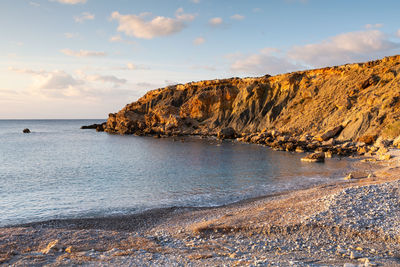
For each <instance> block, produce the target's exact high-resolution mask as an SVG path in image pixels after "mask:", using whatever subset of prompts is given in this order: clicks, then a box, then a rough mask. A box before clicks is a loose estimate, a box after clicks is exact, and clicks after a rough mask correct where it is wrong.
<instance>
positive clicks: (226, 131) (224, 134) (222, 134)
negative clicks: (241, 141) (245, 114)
mask: <svg viewBox="0 0 400 267" xmlns="http://www.w3.org/2000/svg"><path fill="white" fill-rule="evenodd" d="M217 137H218V138H219V139H234V138H235V137H236V132H235V130H234V129H233V128H232V127H227V128H223V129H221V130H220V131H219V132H218V135H217Z"/></svg>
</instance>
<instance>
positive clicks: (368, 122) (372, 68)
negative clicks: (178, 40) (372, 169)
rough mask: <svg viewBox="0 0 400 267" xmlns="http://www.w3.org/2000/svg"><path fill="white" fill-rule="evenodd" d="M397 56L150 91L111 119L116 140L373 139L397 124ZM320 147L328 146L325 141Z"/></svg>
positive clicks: (108, 127)
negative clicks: (226, 135)
mask: <svg viewBox="0 0 400 267" xmlns="http://www.w3.org/2000/svg"><path fill="white" fill-rule="evenodd" d="M399 73H400V56H392V57H387V58H384V59H382V60H376V61H371V62H367V63H358V64H347V65H343V66H335V67H328V68H322V69H314V70H307V71H298V72H293V73H287V74H281V75H276V76H269V75H266V76H263V77H258V78H231V79H222V80H210V81H200V82H191V83H187V84H179V85H174V86H168V87H165V88H161V89H157V90H153V91H149V92H148V93H147V94H145V95H144V96H143V97H142V98H140V99H139V100H138V101H136V102H134V103H131V104H128V105H126V106H125V107H124V108H123V109H122V110H121V111H119V112H118V113H114V114H110V115H109V118H108V120H107V125H106V127H105V131H106V132H109V133H119V134H138V135H146V134H157V135H178V134H183V135H192V134H200V135H215V134H217V133H218V132H220V131H221V130H222V129H226V128H228V127H231V128H232V129H233V130H234V131H235V133H237V136H240V135H242V134H245V133H247V134H248V133H254V132H263V131H264V132H265V131H269V130H275V131H279V132H281V133H285V134H287V135H290V136H292V137H294V138H298V140H300V139H302V138H303V139H304V137H305V136H307V138H309V137H310V136H311V137H312V138H316V139H318V138H319V139H321V135H323V134H324V133H326V131H327V130H329V129H332V130H334V131H335V132H334V133H333V135H332V133H331V134H330V135H332V136H335V140H337V141H339V142H340V141H344V140H353V141H356V140H366V142H368V140H369V139H371V138H372V139H376V137H378V136H380V135H384V134H385V131H386V132H388V134H390V133H389V132H390V131H388V130H386V129H390V128H391V127H392V128H393V127H395V126H396V121H398V120H399V119H400V101H399V100H400V74H399ZM323 139H325V138H323Z"/></svg>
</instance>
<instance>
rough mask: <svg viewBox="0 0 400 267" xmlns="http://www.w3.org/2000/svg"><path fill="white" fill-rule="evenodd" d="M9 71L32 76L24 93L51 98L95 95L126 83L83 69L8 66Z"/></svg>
mask: <svg viewBox="0 0 400 267" xmlns="http://www.w3.org/2000/svg"><path fill="white" fill-rule="evenodd" d="M9 70H10V71H13V72H16V73H20V74H27V75H31V76H32V84H31V86H30V88H28V90H27V91H26V92H25V94H31V95H39V96H45V97H52V98H71V97H72V98H77V97H96V95H97V94H101V93H102V92H103V91H107V90H109V89H105V88H110V86H109V85H110V84H111V87H112V88H117V87H119V86H120V85H123V84H126V83H127V80H125V79H120V78H118V77H116V76H114V75H99V74H93V75H87V74H86V73H85V72H83V71H77V72H76V75H72V74H69V73H67V72H65V71H62V70H54V71H45V70H38V71H37V70H31V69H18V68H14V67H9Z"/></svg>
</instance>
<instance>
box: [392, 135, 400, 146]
mask: <svg viewBox="0 0 400 267" xmlns="http://www.w3.org/2000/svg"><path fill="white" fill-rule="evenodd" d="M393 146H394V147H397V148H400V135H399V136H398V137H397V138H396V139H394V140H393Z"/></svg>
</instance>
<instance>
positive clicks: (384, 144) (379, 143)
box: [374, 136, 392, 147]
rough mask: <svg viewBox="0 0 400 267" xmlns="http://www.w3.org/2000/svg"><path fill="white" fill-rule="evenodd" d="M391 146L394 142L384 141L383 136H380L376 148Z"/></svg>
mask: <svg viewBox="0 0 400 267" xmlns="http://www.w3.org/2000/svg"><path fill="white" fill-rule="evenodd" d="M391 144H392V140H388V139H384V138H383V137H382V136H379V138H378V139H376V142H375V144H374V146H375V147H388V146H390V145H391Z"/></svg>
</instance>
